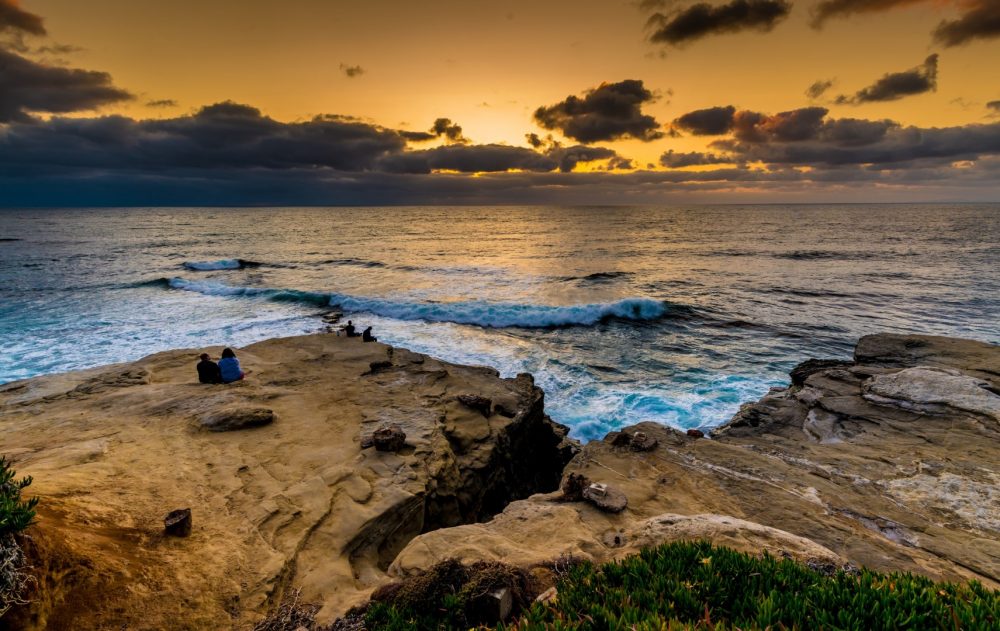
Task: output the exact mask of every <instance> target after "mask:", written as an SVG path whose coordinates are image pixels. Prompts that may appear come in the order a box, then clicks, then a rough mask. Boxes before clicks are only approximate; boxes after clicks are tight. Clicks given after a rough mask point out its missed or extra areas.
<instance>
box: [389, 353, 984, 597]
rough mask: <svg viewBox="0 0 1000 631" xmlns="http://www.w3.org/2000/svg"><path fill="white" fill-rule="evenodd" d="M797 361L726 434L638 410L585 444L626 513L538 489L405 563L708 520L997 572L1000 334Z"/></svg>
mask: <svg viewBox="0 0 1000 631" xmlns="http://www.w3.org/2000/svg"><path fill="white" fill-rule="evenodd" d="M792 379H793V385H792V386H790V387H789V388H786V389H777V390H776V391H772V392H771V393H769V394H768V395H766V396H765V397H764V398H763V399H761V400H760V401H758V402H756V403H750V404H747V405H745V406H744V407H743V408H742V409H741V411H740V412H739V413H738V414H737V415H736V416H735V418H734V419H733V420H732V421H731V422H730V423H729V424H728V425H726V426H725V427H722V428H720V429H718V430H716V431H715V432H712V435H711V438H710V439H701V440H699V439H697V436H688V435H687V434H682V433H680V432H677V431H673V430H671V429H668V428H666V427H663V426H660V425H657V424H654V423H640V424H639V425H636V426H634V427H630V428H626V429H624V430H622V432H614V433H612V434H610V435H609V436H608V437H607V438H606V439H605V440H603V441H594V442H591V443H589V444H587V445H585V446H584V448H583V451H582V452H581V453H580V454H579V455H578V456H576V457H575V458H574V459H573V461H572V462H571V463H570V464H569V466H568V467H567V476H572V479H573V480H577V479H586V480H587V482H588V483H589V482H597V483H603V484H607V485H609V486H610V487H615V488H617V489H620V490H621V491H622V492H623V493H624V494H625V495H626V496H627V498H628V507H627V508H626V509H625V510H624V511H623V512H621V513H619V514H611V513H606V512H603V511H601V510H599V509H598V508H596V507H594V506H591V505H590V504H588V503H586V502H567V501H565V500H566V498H565V497H564V495H563V494H561V493H549V494H540V495H535V496H533V497H531V498H529V499H526V500H523V501H518V502H514V503H513V504H511V505H510V506H509V507H507V509H506V510H504V511H503V513H501V514H500V515H497V516H496V517H495V518H494V519H493V520H491V521H489V522H487V523H477V524H468V525H463V526H460V527H457V528H452V529H446V530H438V531H434V532H429V533H426V534H424V535H421V536H420V537H417V538H416V539H414V540H413V541H411V542H410V543H409V545H407V547H406V548H405V549H404V550H403V551H402V552H401V553H400V554H399V555H398V556H397V557H396V559H395V561H394V562H393V565H392V567H391V570H390V573H391V574H393V575H395V576H403V575H407V574H410V573H413V572H417V571H419V570H421V569H422V568H425V567H429V566H430V565H432V564H433V563H434V562H436V561H438V560H440V559H442V558H446V557H452V556H455V557H458V558H460V559H462V560H464V561H470V562H471V561H478V560H484V559H486V560H488V559H502V560H505V561H507V562H510V563H519V564H524V565H532V564H535V563H539V562H542V561H545V560H549V559H552V558H553V557H558V556H574V557H582V558H587V559H593V560H596V561H603V560H608V559H612V558H617V557H620V556H623V555H626V554H630V553H634V552H635V551H637V550H638V549H641V548H642V547H644V546H649V545H655V544H658V543H662V542H664V541H671V540H676V539H699V538H704V539H709V540H711V541H713V542H714V543H716V544H723V545H729V546H732V547H735V548H737V549H741V550H745V551H752V552H759V551H761V550H768V551H770V552H771V553H773V554H782V553H784V554H790V555H793V556H795V557H798V558H800V559H803V560H807V561H811V562H813V563H818V564H819V565H820V566H822V567H831V566H838V565H845V564H853V565H859V566H860V565H864V566H868V567H871V568H874V569H879V570H906V571H913V572H919V573H922V574H926V575H929V576H931V577H933V578H935V579H968V578H976V579H979V580H981V581H983V582H984V583H986V584H987V585H991V586H994V587H996V586H997V584H998V583H1000V490H998V489H1000V416H998V414H997V410H998V407H997V406H998V404H1000V396H998V395H997V392H998V391H1000V390H998V386H1000V347H996V346H992V345H989V344H983V343H980V342H973V341H968V340H955V339H950V338H938V337H929V336H899V335H876V336H870V337H866V338H863V339H862V340H861V341H860V342H859V344H858V351H857V358H856V359H855V361H853V362H847V361H839V360H829V361H826V360H824V361H815V360H813V361H810V362H806V363H805V364H803V365H800V366H799V367H797V368H796V369H795V370H793V371H792ZM636 432H642V433H644V434H645V435H646V436H647V437H650V438H653V439H656V441H657V446H656V447H655V448H654V449H652V450H651V451H648V452H643V451H634V450H632V449H631V448H630V443H631V440H625V439H623V438H622V435H623V434H629V435H633V436H634V435H635V433H636ZM581 476H582V478H581ZM567 479H570V478H569V477H568V478H567ZM570 486H572V485H570ZM578 486H579V485H578ZM571 490H572V489H571ZM831 564H832V565H831Z"/></svg>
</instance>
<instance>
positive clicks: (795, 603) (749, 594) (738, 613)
mask: <svg viewBox="0 0 1000 631" xmlns="http://www.w3.org/2000/svg"><path fill="white" fill-rule="evenodd" d="M557 587H558V597H557V598H556V600H555V601H553V602H550V603H547V604H544V605H543V604H539V603H536V604H534V605H532V606H531V607H530V608H528V609H527V610H526V611H524V612H523V613H522V614H521V617H520V619H519V620H515V621H512V622H511V623H510V625H509V626H506V627H505V626H503V625H501V627H500V628H502V629H509V630H513V629H517V630H520V631H534V630H536V629H554V630H559V631H563V630H570V629H574V630H575V629H580V630H584V629H594V630H605V629H607V630H614V629H635V630H638V631H654V630H655V631H660V630H668V629H671V630H672V629H692V628H694V629H720V630H722V629H735V628H739V629H741V630H744V631H746V630H750V629H769V628H770V629H829V630H831V631H832V630H837V629H873V630H878V629H950V630H954V629H997V628H1000V592H996V591H991V590H988V589H986V588H985V587H983V585H982V584H980V583H977V582H975V581H972V582H969V583H962V584H958V583H935V582H934V581H932V580H930V579H928V578H925V577H922V576H915V575H913V574H909V573H896V572H894V573H890V574H884V573H880V572H873V571H870V570H860V571H850V572H848V571H842V570H834V571H832V572H820V571H817V570H814V569H811V568H809V567H807V566H806V565H803V564H801V563H799V562H797V561H794V560H791V559H776V558H774V557H772V556H768V555H765V556H763V557H756V556H752V555H748V554H744V553H740V552H736V551H734V550H731V549H728V548H719V547H715V546H713V545H711V544H710V543H707V542H696V543H688V542H676V543H670V544H666V545H663V546H659V547H656V548H650V549H647V550H643V551H642V552H641V553H640V554H638V555H635V556H632V557H628V558H626V559H624V560H622V561H618V562H613V563H607V564H604V565H593V564H589V563H584V564H581V565H577V566H575V567H574V568H572V569H571V570H570V571H569V572H568V573H567V574H566V575H565V576H564V577H563V578H562V579H561V580H560V581H559V584H558V586H557ZM456 605H457V603H455V602H454V601H452V600H451V599H442V600H440V601H437V602H435V603H430V602H425V603H424V606H423V607H421V608H420V610H419V611H417V610H415V609H412V608H410V607H407V606H401V605H398V604H389V603H373V605H372V606H371V607H369V610H368V615H367V617H366V623H367V628H368V629H371V630H374V629H387V630H395V629H400V630H402V629H448V628H457V627H459V626H460V624H456V622H459V621H460V617H459V616H458V615H456V613H457V611H456V609H457V606H456ZM466 628H467V626H466Z"/></svg>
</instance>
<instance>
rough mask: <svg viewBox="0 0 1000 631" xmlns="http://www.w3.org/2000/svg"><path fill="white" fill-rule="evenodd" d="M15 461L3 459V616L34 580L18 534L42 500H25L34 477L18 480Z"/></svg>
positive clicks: (0, 487) (0, 535) (0, 581)
mask: <svg viewBox="0 0 1000 631" xmlns="http://www.w3.org/2000/svg"><path fill="white" fill-rule="evenodd" d="M11 464H12V463H11V462H10V461H9V460H7V458H6V457H5V456H0V616H2V615H4V614H5V613H6V612H7V610H8V609H10V608H11V607H12V606H14V605H17V604H24V602H25V601H24V600H23V598H22V596H23V594H24V593H25V590H26V589H27V587H28V585H29V583H30V582H31V580H32V577H31V575H30V574H28V572H27V570H28V568H27V567H26V566H27V563H26V561H25V558H24V551H23V550H21V546H20V544H19V543H18V541H17V539H16V538H15V536H14V535H16V534H18V533H20V532H22V531H23V530H24V529H26V528H27V527H28V526H30V525H31V524H32V522H34V520H35V506H36V505H37V504H38V498H37V497H33V498H31V499H27V500H23V499H21V491H23V490H24V489H25V488H27V487H28V486H29V485H30V484H31V476H26V477H24V478H21V479H20V480H17V479H15V477H14V476H15V472H14V470H13V469H12V468H11Z"/></svg>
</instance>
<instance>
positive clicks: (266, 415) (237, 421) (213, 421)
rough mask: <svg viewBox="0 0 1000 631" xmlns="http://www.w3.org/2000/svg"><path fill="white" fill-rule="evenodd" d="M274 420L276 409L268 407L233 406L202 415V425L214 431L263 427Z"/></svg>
mask: <svg viewBox="0 0 1000 631" xmlns="http://www.w3.org/2000/svg"><path fill="white" fill-rule="evenodd" d="M273 422H274V411H273V410H269V409H267V408H233V409H228V410H219V411H217V412H210V413H208V414H205V415H203V416H202V417H201V426H202V427H204V428H205V429H207V430H209V431H212V432H231V431H234V430H238V429H248V428H251V427H261V426H263V425H270V424H271V423H273Z"/></svg>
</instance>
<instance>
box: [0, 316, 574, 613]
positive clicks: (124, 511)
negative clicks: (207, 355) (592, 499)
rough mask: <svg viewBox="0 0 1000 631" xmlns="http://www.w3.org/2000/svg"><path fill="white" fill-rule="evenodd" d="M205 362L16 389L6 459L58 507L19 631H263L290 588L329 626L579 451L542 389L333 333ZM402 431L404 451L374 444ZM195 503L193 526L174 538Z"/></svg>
mask: <svg viewBox="0 0 1000 631" xmlns="http://www.w3.org/2000/svg"><path fill="white" fill-rule="evenodd" d="M214 350H215V351H216V352H218V350H221V349H214ZM200 352H201V349H199V350H198V351H172V352H167V353H160V354H157V355H153V356H151V357H147V358H145V359H142V360H140V361H137V362H135V363H133V364H126V365H120V366H112V367H105V368H101V369H95V370H89V371H82V372H76V373H67V374H62V375H54V376H51V377H43V378H38V379H33V380H28V381H22V382H17V383H13V384H7V385H5V386H0V453H4V454H6V455H8V456H12V457H14V458H15V460H16V462H17V469H18V471H19V473H21V474H25V475H33V476H34V480H35V482H34V484H33V485H32V491H33V492H36V493H37V494H38V495H40V496H41V498H42V502H41V504H40V505H39V518H38V525H37V526H35V527H34V528H32V532H31V537H32V541H31V542H30V545H29V546H28V547H29V548H30V549H29V554H31V555H33V558H34V565H35V566H36V567H38V568H40V570H41V574H40V577H41V579H42V580H41V587H40V589H39V591H38V592H37V593H35V594H34V599H35V604H34V605H33V606H32V607H31V608H29V609H22V610H19V611H12V612H11V613H9V614H8V615H7V616H6V617H5V618H4V621H3V624H4V625H6V626H4V628H5V629H7V628H10V629H18V628H26V629H42V628H48V629H97V628H115V629H119V628H128V629H181V628H184V629H222V628H232V627H237V628H246V627H247V625H248V624H250V623H252V622H254V621H256V620H257V619H259V618H260V617H261V616H262V615H263V614H264V613H265V612H266V611H267V610H268V609H269V608H270V607H272V606H274V605H275V604H276V603H278V602H280V601H281V599H282V598H283V596H284V595H285V594H287V593H288V592H289V590H291V589H296V590H301V599H302V601H303V602H310V603H317V604H321V605H322V609H321V610H320V613H319V619H320V620H327V621H328V620H331V619H332V618H333V617H335V616H336V615H338V614H340V613H342V612H343V611H344V610H345V609H346V608H348V607H349V606H350V605H352V604H354V603H356V602H358V601H360V600H363V599H364V598H365V597H367V594H368V592H369V591H370V590H371V589H372V588H373V587H375V586H376V585H379V584H380V583H382V582H384V581H385V580H386V569H387V568H388V566H389V564H390V563H391V562H392V560H393V559H394V558H395V557H396V555H397V553H398V552H399V550H401V549H402V548H403V547H404V546H405V545H406V544H407V543H408V542H409V541H410V540H411V539H412V538H414V537H416V536H418V535H419V534H421V533H423V532H427V531H429V530H434V529H438V528H442V527H449V526H457V525H461V524H466V523H474V522H477V521H481V520H485V519H488V518H490V517H491V516H493V515H494V514H495V513H497V512H499V511H501V510H502V509H503V508H504V507H505V506H506V505H507V504H508V503H509V502H510V501H512V500H516V499H520V498H524V497H527V496H529V495H531V494H532V493H537V492H539V491H546V490H554V489H556V488H557V487H558V484H559V481H560V478H561V475H562V470H563V466H564V465H565V463H566V461H567V460H568V459H569V458H570V457H571V456H572V454H573V449H574V448H573V445H571V444H570V443H569V442H567V441H566V440H565V434H566V430H565V428H563V427H561V426H559V425H557V424H555V423H553V422H551V421H550V420H549V419H548V417H547V416H546V415H545V412H544V398H543V394H542V392H541V390H539V389H538V388H536V387H535V386H534V383H533V381H532V379H531V377H530V376H528V375H522V376H520V377H518V378H517V379H500V378H499V377H498V376H497V373H496V371H494V370H493V369H489V368H478V367H465V366H456V365H451V364H447V363H444V362H440V361H437V360H434V359H431V358H429V357H424V356H422V355H418V354H415V353H411V352H408V351H405V350H402V349H391V348H390V347H387V346H385V345H384V344H378V343H372V344H363V343H362V342H361V340H360V339H359V338H346V337H338V336H336V335H314V336H304V337H298V338H286V339H278V340H269V341H266V342H262V343H259V344H255V345H253V346H250V347H248V348H245V349H242V350H241V351H239V355H240V359H241V362H242V364H243V366H244V367H245V368H247V369H249V370H250V371H251V372H250V374H249V376H248V378H247V379H246V380H245V381H242V382H238V383H235V384H231V385H202V384H199V383H197V375H196V373H195V369H194V367H195V363H196V361H197V355H198V353H200ZM375 366H377V367H378V369H377V370H376V369H375V368H374V367H375ZM465 394H473V395H475V396H479V397H483V398H485V399H488V400H490V401H492V402H495V403H498V404H500V405H502V406H503V408H504V409H505V410H508V411H511V412H513V413H512V414H511V415H510V417H508V416H504V415H500V414H495V413H491V412H490V411H489V410H485V409H484V410H479V409H470V408H469V407H467V406H466V405H463V404H461V403H460V402H459V401H458V400H457V397H458V396H459V395H465ZM383 426H390V427H395V428H396V429H397V430H398V431H399V432H401V433H405V443H404V444H400V445H394V446H395V447H396V448H395V449H392V450H389V451H379V450H376V449H366V450H362V445H361V439H362V437H363V436H369V437H371V436H372V434H373V433H374V431H375V430H376V429H377V428H380V427H383ZM205 429H208V430H213V431H204V430H205ZM178 506H183V507H190V508H191V510H192V512H193V514H194V519H193V523H192V528H191V531H190V533H189V534H188V535H187V536H185V537H168V536H166V534H165V532H164V525H165V522H164V515H165V514H166V513H168V512H169V511H171V510H172V509H175V508H177V507H178ZM189 523H190V522H189Z"/></svg>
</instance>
